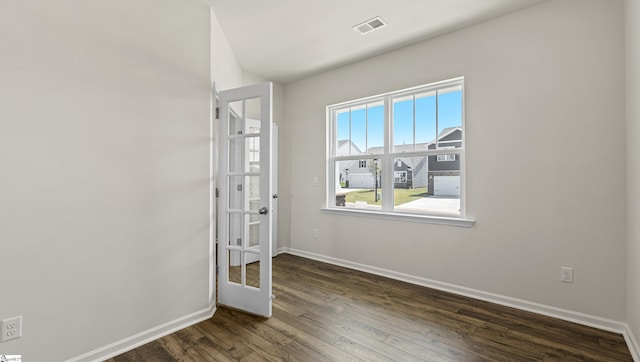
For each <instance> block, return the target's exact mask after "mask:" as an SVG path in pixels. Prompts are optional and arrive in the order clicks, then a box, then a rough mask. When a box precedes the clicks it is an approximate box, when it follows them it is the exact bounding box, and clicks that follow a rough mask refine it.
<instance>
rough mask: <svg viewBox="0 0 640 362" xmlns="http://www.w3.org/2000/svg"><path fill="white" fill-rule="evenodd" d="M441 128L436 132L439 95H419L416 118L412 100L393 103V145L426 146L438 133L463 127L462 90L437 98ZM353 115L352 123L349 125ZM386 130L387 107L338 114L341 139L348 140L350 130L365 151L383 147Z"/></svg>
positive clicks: (374, 106)
mask: <svg viewBox="0 0 640 362" xmlns="http://www.w3.org/2000/svg"><path fill="white" fill-rule="evenodd" d="M437 101H438V111H437V113H438V127H437V128H438V129H437V130H436V96H435V93H430V94H428V95H422V96H420V95H416V100H415V119H414V116H413V107H414V101H413V99H411V98H409V99H406V100H405V99H404V98H403V99H400V100H397V101H393V111H392V116H393V136H394V141H393V144H394V145H402V144H412V143H413V138H414V134H413V133H414V132H413V129H414V124H415V142H416V143H427V142H430V141H433V140H434V139H435V138H436V134H438V133H440V132H442V130H443V129H445V128H448V127H455V126H461V125H462V91H459V90H458V91H453V92H447V93H440V94H439V95H438V100H437ZM349 116H351V122H349ZM383 128H384V106H383V105H381V104H380V105H378V104H374V105H373V106H370V107H367V108H360V109H355V110H352V111H351V112H342V113H339V114H338V119H337V131H338V140H339V141H342V140H348V139H349V130H350V129H351V141H352V142H353V143H354V144H355V145H356V146H357V147H358V148H359V149H360V150H361V151H363V152H365V150H367V149H370V148H372V147H382V146H383V145H384V144H383V139H384V138H383V137H384V133H383Z"/></svg>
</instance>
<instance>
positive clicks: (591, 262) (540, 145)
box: [285, 0, 627, 321]
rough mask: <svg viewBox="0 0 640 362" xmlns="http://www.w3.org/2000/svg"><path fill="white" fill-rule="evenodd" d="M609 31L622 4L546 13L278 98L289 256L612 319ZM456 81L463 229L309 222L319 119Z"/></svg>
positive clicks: (440, 41)
mask: <svg viewBox="0 0 640 362" xmlns="http://www.w3.org/2000/svg"><path fill="white" fill-rule="evenodd" d="M623 20H624V17H623V2H622V1H609V0H560V1H550V2H546V3H543V4H541V5H538V6H534V7H531V8H529V9H526V10H523V11H520V12H516V13H512V14H510V15H507V16H503V17H500V18H498V19H495V20H492V21H488V22H485V23H483V24H479V25H477V26H473V27H469V28H466V29H463V30H461V31H457V32H454V33H450V34H448V35H445V36H442V37H439V38H435V39H432V40H429V41H425V42H422V43H419V44H416V45H413V46H409V47H407V48H404V49H401V50H398V51H394V52H391V53H387V54H384V55H381V56H378V57H374V58H371V59H369V60H366V61H363V62H360V63H357V64H353V65H349V66H345V67H342V68H339V69H336V70H333V71H329V72H326V73H323V74H320V75H317V76H314V77H310V78H307V79H303V80H300V81H297V82H293V83H289V84H287V85H286V87H285V99H286V104H285V115H286V118H287V123H288V125H289V127H290V136H291V137H289V142H290V148H291V152H290V154H289V162H290V165H291V175H297V176H292V177H294V178H295V182H292V184H291V186H292V189H291V193H292V194H291V225H290V227H291V247H292V248H294V249H297V250H301V251H304V252H308V253H316V254H319V255H322V256H325V257H333V258H339V259H343V260H347V261H350V262H356V263H361V264H365V265H369V266H373V267H377V268H383V269H387V270H391V271H396V272H400V273H406V274H409V275H412V276H418V277H422V278H428V279H431V280H435V281H439V282H444V283H449V284H453V285H457V286H464V287H469V288H473V289H476V290H480V291H484V292H489V293H496V294H499V295H503V296H508V297H512V298H518V299H522V300H525V301H530V302H535V303H541V304H544V305H548V306H552V307H556V308H562V309H566V310H571V311H576V312H581V313H586V314H589V315H594V316H599V317H604V318H610V319H613V320H617V321H625V320H626V297H625V295H626V272H627V271H626V263H625V260H626V254H625V252H626V232H625V228H626V210H625V204H626V201H625V197H626V191H625V189H626V188H625V185H626V182H625V175H626V164H625V157H624V155H625V152H626V148H625V142H624V139H625V121H624V120H625V114H624V104H625V102H624V98H625V87H624V41H623V39H624V33H623V30H624V29H623ZM457 76H465V77H466V78H465V79H466V83H465V91H466V126H467V128H466V132H467V133H466V142H467V175H466V181H467V182H466V185H467V210H468V214H469V216H470V217H472V218H475V219H476V221H477V222H476V224H475V226H474V227H472V228H470V229H466V228H458V227H451V226H443V225H432V224H421V223H409V222H399V221H393V220H378V219H376V220H375V221H374V220H371V219H369V218H362V217H348V216H341V215H334V214H325V213H322V212H321V210H320V209H321V207H322V206H323V205H324V203H325V192H324V190H325V187H324V186H325V185H324V182H323V183H322V184H321V185H320V187H314V186H313V184H312V177H313V176H318V177H319V178H320V180H324V176H325V169H326V165H325V154H326V153H325V152H326V150H325V148H326V146H325V139H324V137H319V136H318V135H323V134H325V129H326V124H325V106H326V105H329V104H335V103H338V102H343V101H348V100H352V99H358V98H362V97H365V96H369V95H372V94H380V93H384V92H388V91H393V90H398V89H403V88H406V87H410V86H416V85H419V84H425V83H429V82H434V81H439V80H443V79H448V78H453V77H457ZM346 85H348V86H346ZM496 140H500V142H496ZM551 160H556V161H557V162H554V163H551V162H550V161H551ZM595 165H598V167H597V168H594V167H595ZM496 175H502V176H501V177H496ZM313 229H319V231H320V238H319V239H314V238H313V232H312V230H313ZM560 266H570V267H573V268H574V271H575V283H573V284H566V283H561V282H560V280H559V274H560V273H559V271H560Z"/></svg>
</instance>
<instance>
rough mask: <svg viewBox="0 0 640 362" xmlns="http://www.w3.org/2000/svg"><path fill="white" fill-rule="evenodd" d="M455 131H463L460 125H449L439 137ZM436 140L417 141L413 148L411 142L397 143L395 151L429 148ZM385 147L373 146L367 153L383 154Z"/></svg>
mask: <svg viewBox="0 0 640 362" xmlns="http://www.w3.org/2000/svg"><path fill="white" fill-rule="evenodd" d="M455 131H462V128H460V127H448V128H445V129H443V130H442V131H441V132H440V134H439V135H438V139H439V140H441V139H443V138H445V137H447V136H449V135H451V134H452V133H453V132H455ZM435 142H436V140H435V139H434V140H432V141H429V142H427V143H416V147H415V149H414V148H413V145H412V144H409V145H395V146H394V151H395V152H413V151H422V150H427V149H428V148H429V146H431V145H433V144H434V143H435ZM383 149H384V147H371V148H369V150H368V152H367V153H368V154H381V153H383Z"/></svg>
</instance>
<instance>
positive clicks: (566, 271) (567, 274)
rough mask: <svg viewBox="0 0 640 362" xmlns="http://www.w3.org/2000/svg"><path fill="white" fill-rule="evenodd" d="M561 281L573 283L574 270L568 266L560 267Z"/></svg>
mask: <svg viewBox="0 0 640 362" xmlns="http://www.w3.org/2000/svg"><path fill="white" fill-rule="evenodd" d="M560 281H561V282H565V283H573V268H569V267H566V266H562V267H560Z"/></svg>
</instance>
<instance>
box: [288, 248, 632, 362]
mask: <svg viewBox="0 0 640 362" xmlns="http://www.w3.org/2000/svg"><path fill="white" fill-rule="evenodd" d="M280 253H288V254H292V255H297V256H301V257H303V258H308V259H313V260H317V261H321V262H325V263H328V264H333V265H338V266H343V267H346V268H350V269H355V270H359V271H363V272H366V273H371V274H375V275H380V276H383V277H387V278H391V279H395V280H400V281H403V282H407V283H411V284H416V285H421V286H424V287H428V288H433V289H437V290H442V291H445V292H449V293H453V294H458V295H463V296H465V297H470V298H474V299H479V300H483V301H486V302H491V303H496V304H500V305H504V306H507V307H512V308H516V309H521V310H525V311H527V312H533V313H537V314H542V315H546V316H549V317H553V318H558V319H562V320H565V321H569V322H574V323H578V324H582V325H586V326H589V327H594V328H598V329H603V330H606V331H609V332H615V333H620V334H622V335H623V336H624V338H625V341H626V342H627V345H628V346H629V350H630V352H631V354H632V356H633V358H634V361H636V362H640V358H639V355H638V353H639V352H640V349H638V342H637V340H636V339H635V337H634V336H633V333H632V332H631V329H630V328H629V325H628V324H627V323H625V322H620V321H616V320H612V319H607V318H601V317H597V316H592V315H588V314H584V313H580V312H575V311H571V310H567V309H562V308H556V307H552V306H549V305H544V304H540V303H535V302H530V301H527V300H523V299H517V298H511V297H507V296H504V295H499V294H494V293H489V292H484V291H481V290H477V289H472V288H467V287H462V286H459V285H454V284H449V283H443V282H439V281H437V280H431V279H427V278H422V277H418V276H414V275H409V274H404V273H399V272H396V271H393V270H387V269H383V268H378V267H375V266H370V265H365V264H360V263H356V262H352V261H349V260H344V259H339V258H334V257H330V256H326V255H321V254H316V253H311V252H308V251H304V250H298V249H293V248H280V249H278V254H280Z"/></svg>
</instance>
